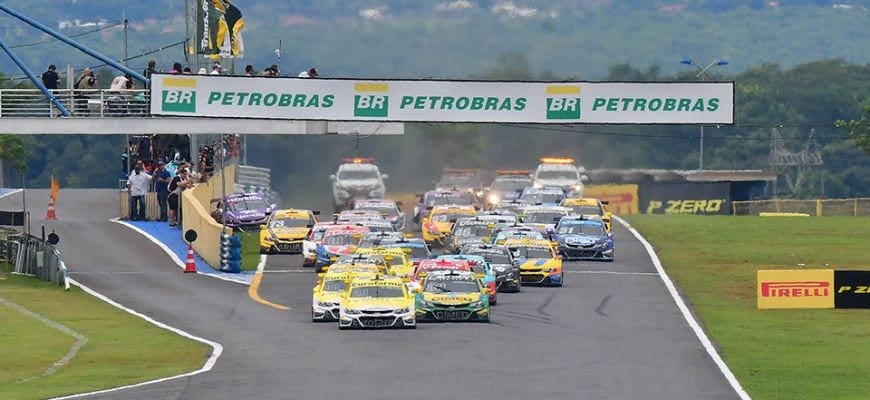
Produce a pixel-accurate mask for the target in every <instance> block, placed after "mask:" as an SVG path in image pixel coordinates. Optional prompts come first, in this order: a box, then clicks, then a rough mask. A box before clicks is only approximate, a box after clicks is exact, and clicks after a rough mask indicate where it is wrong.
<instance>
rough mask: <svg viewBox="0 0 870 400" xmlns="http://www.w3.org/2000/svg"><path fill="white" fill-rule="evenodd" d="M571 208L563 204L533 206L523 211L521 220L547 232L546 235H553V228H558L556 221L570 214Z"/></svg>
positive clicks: (524, 223)
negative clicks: (562, 205)
mask: <svg viewBox="0 0 870 400" xmlns="http://www.w3.org/2000/svg"><path fill="white" fill-rule="evenodd" d="M570 213H571V209H570V208H567V207H561V206H531V207H529V208H526V210H525V211H523V214H522V215H521V216H520V220H521V221H522V222H523V225H529V226H534V227H536V228H538V229H540V230H541V233H545V236H547V237H550V236H552V233H553V229H555V228H556V223H557V222H559V220H560V219H561V218H562V217H564V216H566V215H568V214H570Z"/></svg>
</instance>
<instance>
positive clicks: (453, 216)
mask: <svg viewBox="0 0 870 400" xmlns="http://www.w3.org/2000/svg"><path fill="white" fill-rule="evenodd" d="M476 214H477V210H476V209H475V208H474V207H472V206H457V205H449V206H436V207H435V208H433V209H432V212H431V213H430V214H429V215H428V216H426V219H424V220H423V229H422V236H423V240H425V241H426V243H427V244H428V245H430V246H432V245H434V244H438V245H443V243H442V241H443V239H444V237H445V236H447V234H448V233H449V232H450V231H452V230H453V223H454V222H456V220H457V219H459V218H464V217H473V216H475V215H476Z"/></svg>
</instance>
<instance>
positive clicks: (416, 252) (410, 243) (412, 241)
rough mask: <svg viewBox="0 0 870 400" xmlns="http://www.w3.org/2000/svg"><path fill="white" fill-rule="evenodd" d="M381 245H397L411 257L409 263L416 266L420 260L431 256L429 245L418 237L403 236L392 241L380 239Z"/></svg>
mask: <svg viewBox="0 0 870 400" xmlns="http://www.w3.org/2000/svg"><path fill="white" fill-rule="evenodd" d="M381 246H383V247H398V248H400V249H403V250H405V252H408V256H409V257H410V259H411V265H413V266H415V267H416V266H417V264H419V263H420V261H423V260H428V259H430V258H432V253H431V252H430V251H429V246H427V245H426V242H425V241H424V240H423V239H420V238H403V239H399V240H396V241H393V242H386V241H382V242H381Z"/></svg>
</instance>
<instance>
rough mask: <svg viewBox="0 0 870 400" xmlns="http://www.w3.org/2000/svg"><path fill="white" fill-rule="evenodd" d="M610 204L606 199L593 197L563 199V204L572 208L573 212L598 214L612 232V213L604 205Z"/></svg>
mask: <svg viewBox="0 0 870 400" xmlns="http://www.w3.org/2000/svg"><path fill="white" fill-rule="evenodd" d="M608 204H610V202H608V201H606V200H603V201H602V200H598V199H596V198H592V197H570V198H567V199H563V200H562V203H561V206H563V207H568V208H570V209H571V211H572V214H577V215H587V216H592V215H597V216H598V217H600V218H601V220H602V221H604V226H606V227H607V231H608V232H610V228H611V219H612V215H611V213H610V211H607V208H605V207H604V206H606V205H608Z"/></svg>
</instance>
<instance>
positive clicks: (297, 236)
mask: <svg viewBox="0 0 870 400" xmlns="http://www.w3.org/2000/svg"><path fill="white" fill-rule="evenodd" d="M317 214H320V213H319V212H317V211H311V210H299V209H294V208H290V209H286V210H277V211H275V212H274V213H272V215H270V216H269V218H268V219H267V220H266V223H265V224H263V225H260V253H261V254H264V253H271V254H274V253H283V254H301V253H302V242H303V241H304V240H305V238H306V236H308V232H309V231H310V230H311V227H313V226H314V224H315V223H317V219H316V218H315V215H317Z"/></svg>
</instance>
